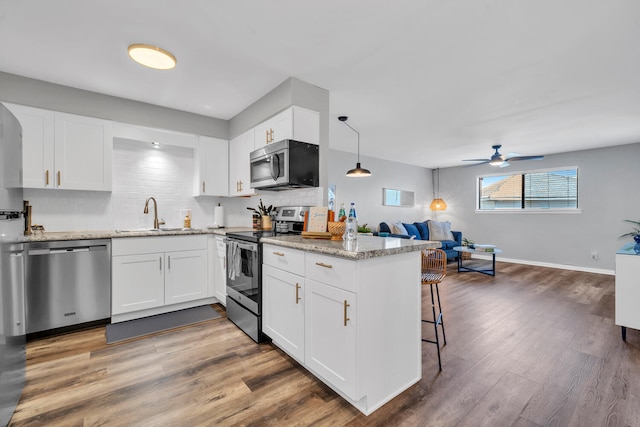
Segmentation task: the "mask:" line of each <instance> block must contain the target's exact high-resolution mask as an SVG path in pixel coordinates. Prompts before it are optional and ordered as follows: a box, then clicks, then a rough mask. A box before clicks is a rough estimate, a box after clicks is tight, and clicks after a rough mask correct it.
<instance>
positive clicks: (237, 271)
mask: <svg viewBox="0 0 640 427" xmlns="http://www.w3.org/2000/svg"><path fill="white" fill-rule="evenodd" d="M233 250H234V249H233V245H232V244H228V245H227V260H228V262H229V265H228V268H227V288H228V289H229V290H231V292H230V293H229V294H230V296H233V295H236V293H237V294H238V296H239V297H242V298H240V299H241V301H238V302H240V303H244V305H245V306H248V305H251V306H253V304H256V305H257V304H258V303H259V293H260V288H259V287H260V276H259V269H260V263H259V260H258V251H257V245H251V244H245V243H237V249H236V250H235V251H236V252H235V253H233ZM245 298H246V299H248V300H244V299H245ZM247 308H253V307H247Z"/></svg>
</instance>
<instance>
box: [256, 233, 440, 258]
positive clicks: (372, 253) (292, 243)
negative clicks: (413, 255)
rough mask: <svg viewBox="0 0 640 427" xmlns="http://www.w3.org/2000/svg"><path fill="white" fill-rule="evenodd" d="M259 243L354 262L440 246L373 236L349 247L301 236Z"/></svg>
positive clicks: (360, 237)
mask: <svg viewBox="0 0 640 427" xmlns="http://www.w3.org/2000/svg"><path fill="white" fill-rule="evenodd" d="M260 242H262V243H269V244H272V245H278V246H284V247H287V248H293V249H301V250H303V251H309V252H317V253H321V254H325V255H333V256H337V257H341V258H349V259H355V260H358V259H367V258H374V257H379V256H387V255H394V254H400V253H405V252H414V251H421V250H423V249H431V248H439V247H441V246H442V244H441V243H440V242H438V241H429V240H409V239H399V238H396V237H374V236H358V240H357V241H356V242H355V243H354V244H351V245H349V244H348V243H347V242H345V241H333V240H321V239H305V238H303V237H302V236H278V237H263V238H262V239H260Z"/></svg>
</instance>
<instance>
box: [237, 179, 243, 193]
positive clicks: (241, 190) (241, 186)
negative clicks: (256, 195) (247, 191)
mask: <svg viewBox="0 0 640 427" xmlns="http://www.w3.org/2000/svg"><path fill="white" fill-rule="evenodd" d="M238 182H239V183H240V191H242V180H240V181H238Z"/></svg>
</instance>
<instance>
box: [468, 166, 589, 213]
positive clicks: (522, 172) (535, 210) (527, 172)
mask: <svg viewBox="0 0 640 427" xmlns="http://www.w3.org/2000/svg"><path fill="white" fill-rule="evenodd" d="M569 169H575V171H576V179H577V182H576V198H577V199H576V207H575V208H527V207H519V208H500V209H480V197H481V190H482V189H481V187H480V181H481V178H488V177H494V176H511V175H530V174H536V173H545V172H553V171H562V170H569ZM475 180H476V190H475V193H474V198H475V213H477V214H514V213H515V214H579V213H582V209H581V208H580V203H579V201H580V168H579V167H578V166H559V167H553V168H541V169H529V170H519V171H509V172H496V173H490V174H482V175H476V178H475ZM523 182H524V179H523ZM523 185H524V184H523Z"/></svg>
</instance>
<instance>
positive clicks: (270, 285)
mask: <svg viewBox="0 0 640 427" xmlns="http://www.w3.org/2000/svg"><path fill="white" fill-rule="evenodd" d="M262 271H263V305H262V310H263V311H262V312H263V332H264V333H265V334H266V335H267V336H269V337H270V338H271V339H272V341H273V343H274V344H276V345H277V346H278V347H280V348H281V349H282V350H284V351H285V352H286V353H288V354H289V355H290V356H291V357H293V358H294V359H295V360H297V361H298V362H299V363H300V364H301V365H303V366H304V367H305V368H306V369H308V370H309V371H310V372H311V373H313V374H314V375H315V376H316V377H318V378H319V379H320V380H322V381H323V382H324V383H325V384H327V385H328V386H329V387H331V388H332V389H333V390H335V391H336V392H337V393H339V394H340V395H341V396H342V397H343V398H345V399H346V400H347V401H348V402H349V403H351V404H352V405H353V406H355V407H356V408H357V409H358V410H360V411H361V412H363V413H364V414H366V415H368V414H370V413H371V412H373V411H375V410H376V409H377V408H379V407H380V406H382V405H383V404H385V403H386V402H388V401H389V400H391V399H392V398H394V397H395V396H397V395H398V394H400V393H401V392H402V391H404V390H406V389H407V388H409V387H410V386H411V385H413V384H415V383H416V382H418V381H419V380H420V378H421V374H422V365H421V363H422V353H421V349H422V341H421V320H420V319H421V318H422V316H421V284H420V252H419V251H416V252H407V253H400V254H393V255H388V256H381V257H374V258H366V259H357V260H356V259H348V258H343V257H336V256H329V255H324V254H320V253H315V252H306V251H303V250H298V249H291V248H287V247H282V246H277V245H272V244H267V243H265V244H264V245H263V267H262Z"/></svg>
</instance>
